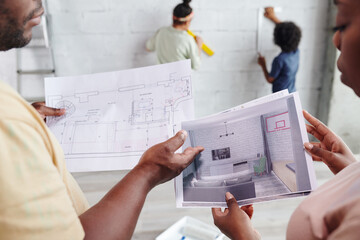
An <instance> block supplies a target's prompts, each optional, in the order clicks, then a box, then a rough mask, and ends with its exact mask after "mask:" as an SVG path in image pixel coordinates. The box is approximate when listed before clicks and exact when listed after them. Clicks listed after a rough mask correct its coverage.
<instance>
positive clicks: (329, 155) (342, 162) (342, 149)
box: [303, 111, 356, 174]
mask: <svg viewBox="0 0 360 240" xmlns="http://www.w3.org/2000/svg"><path fill="white" fill-rule="evenodd" d="M303 114H304V117H305V119H306V120H307V121H308V122H309V123H310V124H306V130H307V132H308V133H310V134H311V135H313V136H314V137H315V138H317V139H318V140H319V141H320V142H316V143H314V142H312V143H305V144H304V146H305V149H306V150H307V151H308V152H309V153H310V154H311V155H312V158H313V160H314V161H320V162H324V163H325V164H326V165H327V166H328V167H329V168H330V170H331V171H332V172H333V173H334V174H337V173H338V172H340V171H341V170H343V169H344V168H345V167H347V166H349V165H350V164H352V163H354V162H356V158H355V157H354V155H353V154H352V152H351V150H350V149H349V148H348V146H346V144H345V143H344V142H343V141H342V139H341V138H340V137H338V136H337V135H336V134H335V133H334V132H332V131H331V130H330V129H329V128H327V127H326V126H325V125H324V124H323V123H322V122H320V121H319V120H318V119H316V118H315V117H313V116H311V115H310V114H309V113H308V112H306V111H303Z"/></svg>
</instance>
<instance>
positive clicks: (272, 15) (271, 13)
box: [264, 7, 281, 24]
mask: <svg viewBox="0 0 360 240" xmlns="http://www.w3.org/2000/svg"><path fill="white" fill-rule="evenodd" d="M264 16H265V17H266V18H268V19H270V20H271V21H273V22H274V23H275V24H278V23H281V21H280V19H279V18H278V17H277V16H276V14H275V11H274V8H273V7H267V8H265V13H264Z"/></svg>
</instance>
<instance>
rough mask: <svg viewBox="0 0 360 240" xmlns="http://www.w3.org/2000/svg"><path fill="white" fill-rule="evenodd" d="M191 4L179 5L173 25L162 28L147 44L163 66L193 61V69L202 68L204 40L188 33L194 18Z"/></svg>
mask: <svg viewBox="0 0 360 240" xmlns="http://www.w3.org/2000/svg"><path fill="white" fill-rule="evenodd" d="M190 2H191V0H184V2H183V3H181V4H179V5H177V6H176V7H175V9H174V12H173V25H172V26H169V27H163V28H160V29H159V30H158V31H157V32H156V33H155V35H154V36H153V37H152V38H150V39H149V40H148V41H147V42H146V49H147V50H148V51H156V54H157V59H158V62H159V63H161V64H162V63H169V62H176V61H180V60H185V59H191V67H192V69H194V70H197V69H199V67H200V64H201V59H200V53H201V47H202V45H203V40H202V39H201V37H198V36H196V38H195V39H194V38H193V37H192V36H190V35H189V34H188V33H187V30H188V29H189V27H190V23H191V20H192V18H193V16H194V12H193V10H192V8H191V7H190V5H189V3H190Z"/></svg>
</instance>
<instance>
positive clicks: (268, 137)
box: [175, 91, 316, 207]
mask: <svg viewBox="0 0 360 240" xmlns="http://www.w3.org/2000/svg"><path fill="white" fill-rule="evenodd" d="M181 128H182V129H184V130H186V131H188V134H189V137H188V139H187V140H186V142H185V144H184V146H183V148H184V149H185V148H187V147H189V146H203V147H204V148H205V150H204V151H203V152H202V153H201V154H199V155H198V156H197V157H196V159H195V160H194V162H193V163H192V164H191V165H190V166H189V167H188V168H186V169H185V170H184V172H183V173H182V174H180V175H179V176H178V177H177V178H176V181H175V191H176V201H177V206H178V207H226V201H225V193H226V192H231V193H232V194H233V195H234V196H235V198H236V199H237V200H238V203H239V204H240V205H244V204H250V203H255V202H262V201H269V200H275V199H282V198H289V197H296V196H303V195H307V194H309V193H310V192H311V191H312V190H314V189H315V188H316V179H315V172H314V169H313V165H312V158H311V156H310V155H308V154H307V153H306V151H305V150H304V148H303V143H304V142H308V137H307V132H306V127H305V122H304V118H303V115H302V107H301V103H300V99H299V96H298V93H293V94H288V93H287V91H284V92H280V93H276V94H273V95H269V96H268V97H265V98H261V99H258V100H255V101H252V102H249V103H247V104H244V105H241V106H239V107H236V108H232V109H230V110H228V111H224V112H222V113H220V114H216V115H212V116H209V117H206V118H202V119H199V120H195V121H189V122H183V123H182V125H181Z"/></svg>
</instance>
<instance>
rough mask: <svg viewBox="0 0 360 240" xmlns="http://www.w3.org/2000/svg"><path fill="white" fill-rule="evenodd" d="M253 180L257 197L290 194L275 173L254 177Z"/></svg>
mask: <svg viewBox="0 0 360 240" xmlns="http://www.w3.org/2000/svg"><path fill="white" fill-rule="evenodd" d="M252 180H253V182H254V183H255V191H256V197H264V196H273V195H277V194H284V193H290V190H289V189H288V188H287V187H286V185H285V184H284V183H283V182H282V181H281V180H280V179H279V178H278V177H277V176H276V175H275V174H274V172H271V173H270V174H266V175H263V176H253V177H252Z"/></svg>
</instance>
